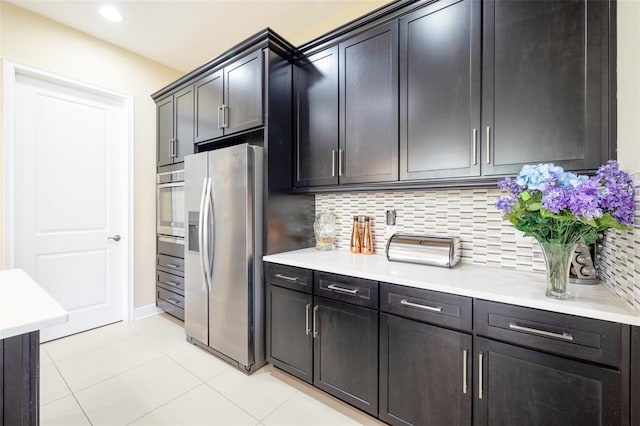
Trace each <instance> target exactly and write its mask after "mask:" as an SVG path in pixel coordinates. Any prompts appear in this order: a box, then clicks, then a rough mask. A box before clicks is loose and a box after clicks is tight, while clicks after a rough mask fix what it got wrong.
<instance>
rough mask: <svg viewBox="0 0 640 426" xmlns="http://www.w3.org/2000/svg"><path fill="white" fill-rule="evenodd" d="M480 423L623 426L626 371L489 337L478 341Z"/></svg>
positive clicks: (494, 425)
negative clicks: (623, 386)
mask: <svg viewBox="0 0 640 426" xmlns="http://www.w3.org/2000/svg"><path fill="white" fill-rule="evenodd" d="M474 352H475V357H474V375H475V385H474V388H475V396H476V398H475V402H474V404H475V405H474V424H476V425H491V426H498V425H516V424H517V425H545V426H548V425H558V426H566V425H581V426H587V425H620V424H627V422H628V419H627V420H626V421H625V420H624V419H623V418H622V411H623V409H622V408H623V402H622V400H621V399H622V395H621V388H622V377H621V373H620V372H619V371H617V370H614V369H609V368H606V367H601V366H598V365H595V364H591V363H587V362H581V361H575V360H571V359H566V358H562V357H559V356H555V355H549V354H545V353H542V352H538V351H535V350H532V349H525V348H521V347H518V346H514V345H509V344H504V343H500V342H496V341H493V340H489V339H484V338H480V337H478V338H476V339H475V340H474Z"/></svg>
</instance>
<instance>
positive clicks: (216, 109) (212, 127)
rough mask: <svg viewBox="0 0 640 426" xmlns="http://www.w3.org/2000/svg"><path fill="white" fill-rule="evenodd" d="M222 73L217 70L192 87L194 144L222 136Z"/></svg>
mask: <svg viewBox="0 0 640 426" xmlns="http://www.w3.org/2000/svg"><path fill="white" fill-rule="evenodd" d="M223 77H224V75H223V73H222V70H218V71H216V72H214V73H212V74H210V75H208V76H206V77H204V78H202V79H200V80H198V81H197V82H196V83H195V85H194V90H195V92H196V118H195V133H196V134H195V142H196V143H198V142H205V141H208V140H211V139H215V138H219V137H220V136H223V135H224V131H223V128H222V117H221V114H220V112H221V111H220V109H221V108H220V106H221V105H223V104H224V97H223V93H224V89H223V84H222V82H223Z"/></svg>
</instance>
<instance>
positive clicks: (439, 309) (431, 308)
mask: <svg viewBox="0 0 640 426" xmlns="http://www.w3.org/2000/svg"><path fill="white" fill-rule="evenodd" d="M400 304H401V305H404V306H409V307H411V308H418V309H424V310H425V311H433V312H442V306H427V305H421V304H419V303H413V302H409V301H408V300H407V299H402V300H401V301H400Z"/></svg>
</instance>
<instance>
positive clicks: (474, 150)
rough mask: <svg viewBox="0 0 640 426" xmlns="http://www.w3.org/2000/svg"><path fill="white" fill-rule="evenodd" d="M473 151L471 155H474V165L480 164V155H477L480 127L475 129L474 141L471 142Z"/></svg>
mask: <svg viewBox="0 0 640 426" xmlns="http://www.w3.org/2000/svg"><path fill="white" fill-rule="evenodd" d="M471 151H472V154H471V156H472V157H473V165H474V166H475V165H476V164H478V158H477V157H478V156H477V151H478V129H473V141H472V143H471Z"/></svg>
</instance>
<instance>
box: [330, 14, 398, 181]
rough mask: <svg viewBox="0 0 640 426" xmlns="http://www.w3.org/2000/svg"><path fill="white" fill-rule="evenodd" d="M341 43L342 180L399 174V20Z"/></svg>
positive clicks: (391, 177)
mask: <svg viewBox="0 0 640 426" xmlns="http://www.w3.org/2000/svg"><path fill="white" fill-rule="evenodd" d="M339 49H340V58H339V61H340V83H339V86H340V152H339V156H340V158H339V160H340V161H339V168H340V170H339V173H338V174H339V177H340V183H362V182H384V181H394V180H398V23H397V22H393V23H391V24H388V25H384V26H383V27H381V28H375V29H373V30H370V31H367V32H366V33H364V34H361V35H359V36H357V37H354V38H352V39H349V40H348V41H346V42H344V43H341V44H340V46H339Z"/></svg>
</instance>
